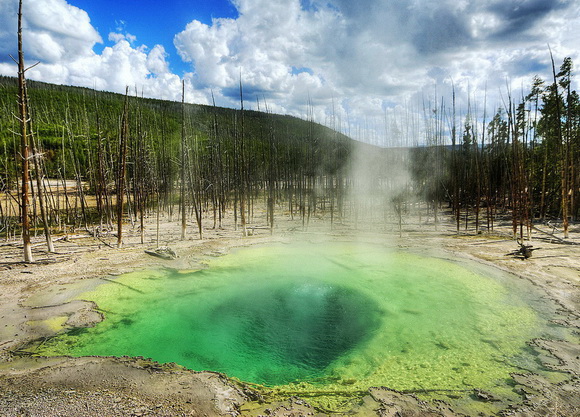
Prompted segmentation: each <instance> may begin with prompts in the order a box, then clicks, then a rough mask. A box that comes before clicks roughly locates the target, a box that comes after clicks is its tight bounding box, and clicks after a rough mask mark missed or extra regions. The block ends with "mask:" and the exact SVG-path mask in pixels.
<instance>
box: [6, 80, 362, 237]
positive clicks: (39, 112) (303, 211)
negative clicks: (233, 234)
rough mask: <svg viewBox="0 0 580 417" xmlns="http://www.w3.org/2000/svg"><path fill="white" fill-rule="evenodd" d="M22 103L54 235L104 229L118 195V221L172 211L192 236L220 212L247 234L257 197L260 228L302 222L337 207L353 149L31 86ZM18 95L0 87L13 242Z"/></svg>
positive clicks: (236, 120) (180, 110) (251, 123)
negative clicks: (192, 221)
mask: <svg viewBox="0 0 580 417" xmlns="http://www.w3.org/2000/svg"><path fill="white" fill-rule="evenodd" d="M28 95H29V103H30V113H31V127H32V134H31V139H32V141H31V143H32V145H31V146H32V147H33V148H34V150H33V153H34V154H36V155H38V157H37V158H33V159H34V160H35V161H36V162H37V164H30V166H31V169H32V176H31V178H35V177H36V176H37V175H40V176H41V178H43V182H42V184H43V185H42V187H43V188H44V190H43V191H44V192H45V193H46V195H48V196H49V198H47V199H46V200H47V205H48V207H49V209H48V213H49V216H48V221H49V222H50V223H51V225H53V226H58V227H61V228H62V226H63V225H64V224H69V225H76V226H77V227H79V226H87V225H89V224H95V223H96V224H101V225H103V224H104V225H111V224H113V222H114V220H115V218H116V212H115V210H116V209H115V207H116V195H117V194H118V192H117V191H118V190H124V192H123V194H124V201H125V203H126V204H125V209H124V216H127V219H128V218H129V217H132V218H141V219H142V218H143V216H144V214H145V213H147V212H150V213H154V212H158V211H160V210H163V211H166V212H171V211H173V210H174V209H175V210H177V207H179V210H180V215H181V216H182V217H183V218H184V219H185V218H186V217H190V214H189V213H190V212H191V213H193V215H194V216H195V218H196V220H197V223H198V226H199V227H198V228H199V233H200V234H201V233H202V225H201V222H202V212H204V213H211V217H212V220H211V227H218V226H220V225H221V220H222V218H223V216H224V215H225V214H224V213H225V211H226V209H228V208H233V213H234V216H235V217H236V224H238V223H239V224H240V226H241V227H242V228H245V225H246V223H247V222H249V221H250V218H251V216H252V210H253V203H254V201H255V200H256V199H258V198H264V199H265V201H266V202H267V204H266V205H267V208H268V211H269V213H268V219H269V226H270V227H273V223H274V210H275V207H274V206H275V205H277V206H280V205H281V204H282V203H283V204H284V205H286V206H287V210H288V211H289V212H290V213H291V214H292V215H301V216H302V217H303V219H305V220H307V219H308V217H309V216H310V215H311V213H312V212H314V211H315V210H316V207H317V205H320V204H327V205H328V206H329V207H333V210H334V207H339V206H340V205H341V201H342V191H341V188H342V187H343V183H344V182H343V181H344V179H345V172H346V168H347V162H348V159H349V155H350V154H351V152H352V146H353V142H352V141H351V140H350V139H348V138H347V137H345V136H344V135H341V134H339V133H337V132H334V131H332V130H331V129H329V128H326V127H323V126H321V125H319V124H317V123H314V122H313V121H304V120H301V119H298V118H294V117H290V116H280V115H273V114H270V113H269V112H255V111H240V110H232V109H224V108H218V107H213V106H202V105H191V104H182V103H176V102H169V101H161V100H151V99H142V98H139V97H138V93H135V92H133V94H131V92H130V91H128V94H127V95H126V96H123V95H118V94H112V93H103V92H96V91H93V90H89V89H84V88H77V87H62V86H56V85H50V84H44V83H38V82H32V81H29V82H28ZM17 97H18V90H17V80H16V79H13V78H7V77H3V78H0V106H1V107H2V112H1V117H0V143H1V148H0V155H1V161H0V163H1V166H2V176H1V179H0V181H1V183H0V184H1V190H0V191H1V192H2V193H3V200H4V201H3V204H2V213H1V217H2V234H3V235H14V234H15V233H18V223H19V222H18V201H19V198H18V197H17V193H18V190H19V187H18V183H19V181H20V170H21V168H20V159H21V158H20V157H19V152H20V149H19V146H20V137H19V134H18V133H17V132H18V123H19V121H18V117H17V116H16V115H17V102H18V99H17ZM241 104H243V103H241ZM262 105H263V106H264V108H266V109H267V103H263V104H262ZM123 171H124V172H123ZM121 177H123V178H124V181H123V183H119V181H118V179H119V178H121ZM48 179H51V181H47V180H48ZM31 183H32V181H31ZM73 186H74V189H75V192H74V193H73V194H71V192H70V190H67V187H69V188H72V187H73ZM33 191H34V189H33ZM36 194H38V192H37V193H36ZM36 194H34V193H33V195H32V198H33V199H34V198H36ZM174 206H175V208H174ZM33 217H34V219H36V220H37V221H38V216H36V212H35V213H33ZM184 221H185V220H184Z"/></svg>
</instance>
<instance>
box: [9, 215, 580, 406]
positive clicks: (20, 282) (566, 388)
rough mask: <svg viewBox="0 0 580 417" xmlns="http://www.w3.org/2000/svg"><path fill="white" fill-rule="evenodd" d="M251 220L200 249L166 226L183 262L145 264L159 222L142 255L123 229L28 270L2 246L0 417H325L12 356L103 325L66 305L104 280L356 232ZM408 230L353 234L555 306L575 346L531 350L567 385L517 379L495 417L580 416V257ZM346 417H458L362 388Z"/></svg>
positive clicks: (79, 235)
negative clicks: (472, 269)
mask: <svg viewBox="0 0 580 417" xmlns="http://www.w3.org/2000/svg"><path fill="white" fill-rule="evenodd" d="M257 217H258V220H255V221H254V223H253V224H252V226H253V228H252V229H250V230H251V236H247V237H243V236H242V234H241V231H239V230H238V231H236V230H235V229H234V227H233V225H232V224H224V229H223V230H212V229H206V230H205V236H204V239H203V240H199V239H198V237H197V235H196V234H195V232H194V231H195V228H194V227H193V225H191V226H190V229H189V230H188V232H189V235H188V236H187V239H186V240H185V241H180V240H179V239H178V238H179V227H178V223H177V222H176V221H174V222H169V221H168V219H166V218H163V219H162V220H163V221H162V225H163V228H162V234H161V236H162V238H161V242H160V244H161V245H169V246H170V247H171V248H172V249H173V250H175V252H176V253H177V254H178V255H179V258H178V259H176V260H171V261H166V260H162V259H159V258H155V257H152V256H149V255H147V254H145V253H144V249H152V248H155V246H156V242H155V240H154V239H155V230H154V227H155V226H154V225H155V219H149V220H148V228H147V242H146V243H145V244H144V245H141V244H140V243H139V235H138V232H137V230H131V226H127V235H126V236H127V238H126V240H125V245H124V247H123V249H115V248H112V247H109V246H107V244H106V243H109V244H111V245H114V242H115V240H116V239H115V237H114V236H113V235H108V236H103V237H101V238H100V239H97V238H93V237H90V236H88V234H87V233H86V232H84V231H78V232H76V233H75V234H71V235H69V237H68V239H66V240H64V239H61V240H58V241H56V250H57V253H56V254H48V253H46V252H44V249H43V245H42V242H43V240H42V238H41V237H38V238H36V239H35V243H37V244H38V245H37V246H35V251H34V255H35V260H36V263H34V264H24V263H20V262H19V261H20V258H21V248H20V247H19V242H0V294H1V303H0V416H187V415H194V416H222V415H226V416H228V415H229V416H235V415H252V416H255V415H269V416H307V415H329V413H326V414H325V413H323V412H321V411H320V410H317V409H315V408H314V407H312V406H310V405H309V404H308V399H301V398H297V397H291V398H287V399H279V398H278V399H275V400H272V399H269V398H268V397H263V396H262V395H261V394H260V393H258V392H256V391H254V390H253V389H252V388H250V387H248V386H245V385H243V384H241V383H238V382H234V381H231V380H229V379H227V378H226V377H225V376H223V375H219V374H216V373H209V372H199V373H198V372H193V371H187V370H183V369H182V368H179V367H176V366H172V365H159V364H157V363H154V362H151V361H149V360H146V359H143V358H99V357H89V358H77V359H72V358H36V357H28V356H25V355H22V354H19V353H18V352H19V349H20V348H22V347H24V346H25V345H26V344H27V343H29V342H32V341H34V340H38V339H41V338H45V337H49V336H51V335H53V334H55V333H56V332H58V331H62V329H63V328H71V327H76V326H88V325H92V324H94V323H96V322H98V321H99V320H101V316H100V314H98V313H97V312H95V311H94V310H93V307H94V306H93V305H92V304H91V303H89V302H85V301H70V300H71V299H72V298H73V297H74V296H75V295H76V294H79V293H81V292H83V291H86V290H87V289H89V288H91V287H94V286H95V285H97V284H98V283H100V282H104V281H103V279H114V276H115V275H119V274H121V273H124V272H128V271H133V270H136V269H140V268H158V267H168V268H176V269H195V268H197V267H199V266H200V262H202V261H203V259H204V258H207V257H209V256H217V255H221V254H225V253H227V252H228V251H229V250H230V249H231V248H233V247H237V246H243V245H254V244H262V243H268V242H272V241H285V240H289V239H306V240H320V239H328V238H333V237H335V238H340V239H344V238H348V236H349V235H350V233H352V232H353V229H354V225H353V224H346V223H345V224H343V225H335V226H334V227H333V229H332V230H331V228H330V224H329V221H328V219H326V220H324V219H319V218H316V219H312V221H311V223H310V225H309V227H308V229H307V230H304V229H303V228H302V222H301V221H299V220H298V219H295V220H291V219H290V218H289V217H287V216H286V217H284V216H279V217H278V219H277V225H276V228H275V230H274V233H273V234H272V235H271V234H270V231H269V230H268V229H267V228H266V227H264V224H265V222H263V221H262V220H260V218H263V217H264V216H263V213H260V215H258V216H257ZM414 222H416V219H414V218H409V219H407V220H406V223H407V225H406V226H405V227H404V228H403V233H402V236H401V237H399V234H398V231H397V230H396V226H395V225H394V224H393V225H391V226H380V227H377V228H375V230H373V227H369V226H368V225H363V224H359V225H358V226H359V228H360V229H367V231H366V232H365V231H364V230H363V232H361V233H362V235H364V236H365V238H366V239H370V240H374V241H384V242H389V243H388V244H392V245H399V246H405V247H416V248H417V249H419V250H421V248H430V247H437V248H439V250H443V251H444V252H445V253H446V254H447V255H446V256H449V257H453V258H468V259H474V260H477V261H478V262H482V263H486V264H490V265H493V266H495V267H497V268H501V269H504V270H506V271H509V272H512V273H513V274H514V279H523V280H529V281H530V282H532V283H533V284H534V285H536V286H538V288H540V289H541V290H542V291H543V292H544V293H545V296H546V297H547V298H550V299H552V300H554V301H555V302H557V303H558V304H559V306H560V311H559V315H558V322H559V324H561V325H563V326H565V327H567V328H569V329H570V330H571V331H572V332H573V334H574V339H573V340H575V341H573V342H570V341H568V342H566V341H557V340H536V341H533V342H531V343H532V344H533V345H535V347H536V348H537V350H538V352H539V353H540V356H539V357H540V359H541V360H543V361H544V362H545V364H546V366H548V367H551V368H553V369H559V370H563V371H565V372H566V378H564V379H563V380H562V381H560V382H558V383H552V382H550V381H547V380H544V379H543V378H542V377H540V376H538V375H514V379H515V380H516V381H517V383H518V384H519V385H518V387H517V388H518V389H519V390H521V392H522V393H523V394H524V397H525V398H524V401H523V403H521V404H513V405H512V406H511V407H510V408H509V409H507V410H504V411H503V412H502V414H503V415H513V416H580V345H579V343H578V336H579V330H580V257H579V255H580V246H578V245H567V244H562V243H560V241H558V240H556V239H552V238H550V237H549V236H547V235H544V234H541V233H539V232H536V233H535V234H534V235H533V240H532V242H531V244H533V245H534V247H537V248H541V249H539V250H537V251H535V252H534V254H533V256H532V258H530V259H527V260H521V259H516V258H514V257H513V256H506V254H507V253H509V252H512V251H513V250H515V249H517V244H516V243H515V242H514V241H513V240H512V239H511V238H510V229H509V225H507V224H506V225H505V226H502V227H499V228H497V229H496V230H495V231H494V233H490V234H485V233H484V234H478V235H475V234H474V233H471V234H470V233H461V234H459V235H457V234H456V233H454V231H453V227H452V226H451V225H450V224H449V223H443V224H440V225H439V226H438V227H437V230H436V229H435V227H434V225H433V223H432V222H430V223H425V218H423V219H422V222H423V223H422V224H420V225H418V226H410V224H411V223H414ZM207 223H208V224H211V223H210V222H209V220H208V221H207ZM574 227H575V228H573V229H572V234H571V238H570V239H568V241H569V242H575V243H580V228H579V227H578V226H574ZM370 230H373V231H372V232H370ZM545 230H548V229H547V228H545ZM549 231H550V232H551V230H549ZM556 236H560V237H561V234H558V233H556ZM105 242H106V243H105ZM481 400H483V399H481ZM349 414H350V415H358V416H367V415H368V416H456V415H461V414H460V413H459V412H458V411H453V410H452V409H451V408H450V407H449V406H447V405H445V404H442V403H436V404H427V403H424V402H421V401H419V400H417V399H416V398H415V397H413V396H412V395H406V394H401V393H397V392H395V391H391V390H389V389H387V388H380V387H378V388H370V389H369V391H368V395H366V396H364V398H363V399H362V401H361V402H360V403H359V404H357V405H356V406H354V408H353V409H352V410H351V412H350V413H349Z"/></svg>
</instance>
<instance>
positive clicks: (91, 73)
mask: <svg viewBox="0 0 580 417" xmlns="http://www.w3.org/2000/svg"><path fill="white" fill-rule="evenodd" d="M17 3H18V2H16V1H7V0H0V73H1V74H4V75H12V76H15V75H16V74H17V68H16V65H15V64H14V63H13V62H12V60H11V59H10V58H9V55H12V56H14V57H16V56H17V50H16V47H17V40H16V29H17V7H18V4H17ZM24 5H25V6H26V7H25V8H24V10H23V44H24V53H25V57H26V59H27V62H33V61H40V65H38V66H36V67H34V68H33V69H31V70H30V71H28V72H27V77H29V78H31V79H35V80H38V81H46V82H52V83H57V84H65V85H77V86H83V87H89V88H97V89H99V90H105V91H113V92H118V93H124V92H125V88H126V87H127V86H129V87H130V88H131V89H132V90H134V89H137V90H138V92H139V94H141V93H143V95H144V96H146V97H155V98H164V99H171V100H180V99H181V79H180V77H179V76H177V75H175V74H172V73H171V72H170V71H169V64H168V62H167V57H168V55H167V53H166V51H165V48H164V47H163V46H161V45H155V46H154V47H153V48H152V49H149V48H148V47H147V46H146V45H139V44H138V43H137V38H136V36H134V35H132V34H130V33H122V32H113V33H110V34H109V36H108V40H109V41H110V42H112V45H111V46H106V47H105V48H104V49H103V50H102V52H101V53H100V54H97V53H95V52H94V50H93V48H94V46H95V45H96V44H97V43H102V42H103V40H102V38H101V36H100V35H99V33H98V32H97V31H96V30H95V29H94V27H93V26H92V25H91V23H90V19H89V16H88V14H87V13H86V12H85V11H83V10H81V9H79V8H77V7H74V6H71V5H69V4H67V3H66V1H65V0H29V1H26V2H25V3H24ZM123 27H124V25H123V22H121V23H120V24H119V29H120V30H121V31H122V30H123ZM188 86H189V90H190V91H189V92H188V100H189V101H196V102H200V103H207V95H206V94H205V93H203V94H202V93H201V92H199V91H193V87H192V84H191V81H188Z"/></svg>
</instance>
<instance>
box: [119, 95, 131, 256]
mask: <svg viewBox="0 0 580 417" xmlns="http://www.w3.org/2000/svg"><path fill="white" fill-rule="evenodd" d="M128 119H129V87H127V88H126V90H125V106H124V107H123V117H122V119H121V132H120V135H119V159H118V161H119V163H118V167H117V190H116V192H117V248H119V249H120V248H121V247H122V246H123V194H124V193H125V168H126V165H127V137H128V136H129V122H128Z"/></svg>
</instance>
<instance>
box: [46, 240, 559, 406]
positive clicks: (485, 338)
mask: <svg viewBox="0 0 580 417" xmlns="http://www.w3.org/2000/svg"><path fill="white" fill-rule="evenodd" d="M515 281H519V280H518V279H517V278H515V277H510V276H505V275H502V274H500V273H498V272H497V271H495V272H493V273H492V272H490V271H483V270H482V269H481V267H474V266H473V265H462V264H458V263H455V262H451V261H449V260H445V259H442V258H438V257H425V256H419V255H417V254H413V253H411V252H407V251H401V250H394V249H389V248H386V247H384V246H382V245H375V244H354V243H324V244H278V245H271V246H265V247H251V248H243V249H238V250H236V251H234V252H233V253H231V254H229V255H226V256H222V257H219V258H212V259H210V260H209V261H208V265H207V268H205V269H203V270H199V271H195V272H191V271H188V272H183V273H180V272H158V271H157V272H156V271H141V272H135V273H131V274H127V275H123V276H121V277H119V278H117V279H116V280H115V281H114V282H112V283H108V284H103V285H101V286H98V287H97V288H96V289H95V290H94V291H92V292H90V293H85V294H83V295H82V296H81V297H80V298H83V299H89V300H93V301H95V302H96V303H97V305H98V306H99V308H100V309H101V311H102V312H104V315H105V317H106V318H105V320H104V321H103V322H102V323H100V324H98V325H97V326H96V327H94V328H88V329H80V330H79V329H77V330H75V331H72V332H69V333H66V334H63V335H61V336H59V337H56V338H53V339H52V340H49V341H47V342H46V343H44V344H43V345H42V347H41V351H40V353H42V354H45V355H46V354H48V355H58V354H68V355H73V356H83V355H106V356H122V355H130V356H144V357H148V358H152V359H154V360H156V361H159V362H176V363H178V364H180V365H183V366H185V367H187V368H190V369H194V370H198V371H201V370H210V371H218V372H224V373H226V374H227V375H228V376H232V377H237V378H239V379H241V380H243V381H248V382H253V383H257V384H263V385H267V386H277V387H283V388H281V389H284V387H285V388H286V389H287V390H288V391H292V392H295V391H299V390H309V389H311V390H326V391H331V390H340V391H341V392H345V391H347V392H348V391H352V392H355V391H357V392H360V391H361V390H365V389H368V388H369V387H371V386H386V387H389V388H393V389H397V390H402V391H412V392H416V393H417V394H418V395H419V396H423V397H426V398H427V399H433V398H443V399H447V400H449V397H452V398H454V399H455V400H457V398H460V397H462V394H461V393H466V394H465V395H463V397H465V398H467V397H469V393H473V389H482V390H486V391H487V392H491V393H492V394H493V395H495V396H497V397H498V398H502V399H504V400H505V401H510V402H511V401H517V399H518V395H517V393H516V392H515V391H514V390H513V384H512V383H510V381H511V378H510V373H513V372H522V371H526V372H528V371H533V372H540V371H542V369H541V366H540V365H539V364H538V362H537V361H536V360H535V356H534V352H533V351H532V349H531V348H529V347H528V345H527V342H528V341H530V340H531V339H533V338H535V337H541V336H546V335H547V334H548V333H549V332H550V331H553V329H551V328H550V327H549V326H548V325H547V320H546V319H544V318H542V317H541V314H540V313H538V310H539V304H537V303H536V302H535V301H532V296H531V295H530V289H529V288H527V287H526V288H516V287H515V286H514V285H513V283H514V282H515ZM518 285H522V283H521V282H520V284H518ZM534 303H536V304H535V305H532V304H534ZM450 393H451V394H453V395H451V394H450ZM458 393H459V394H458Z"/></svg>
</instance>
